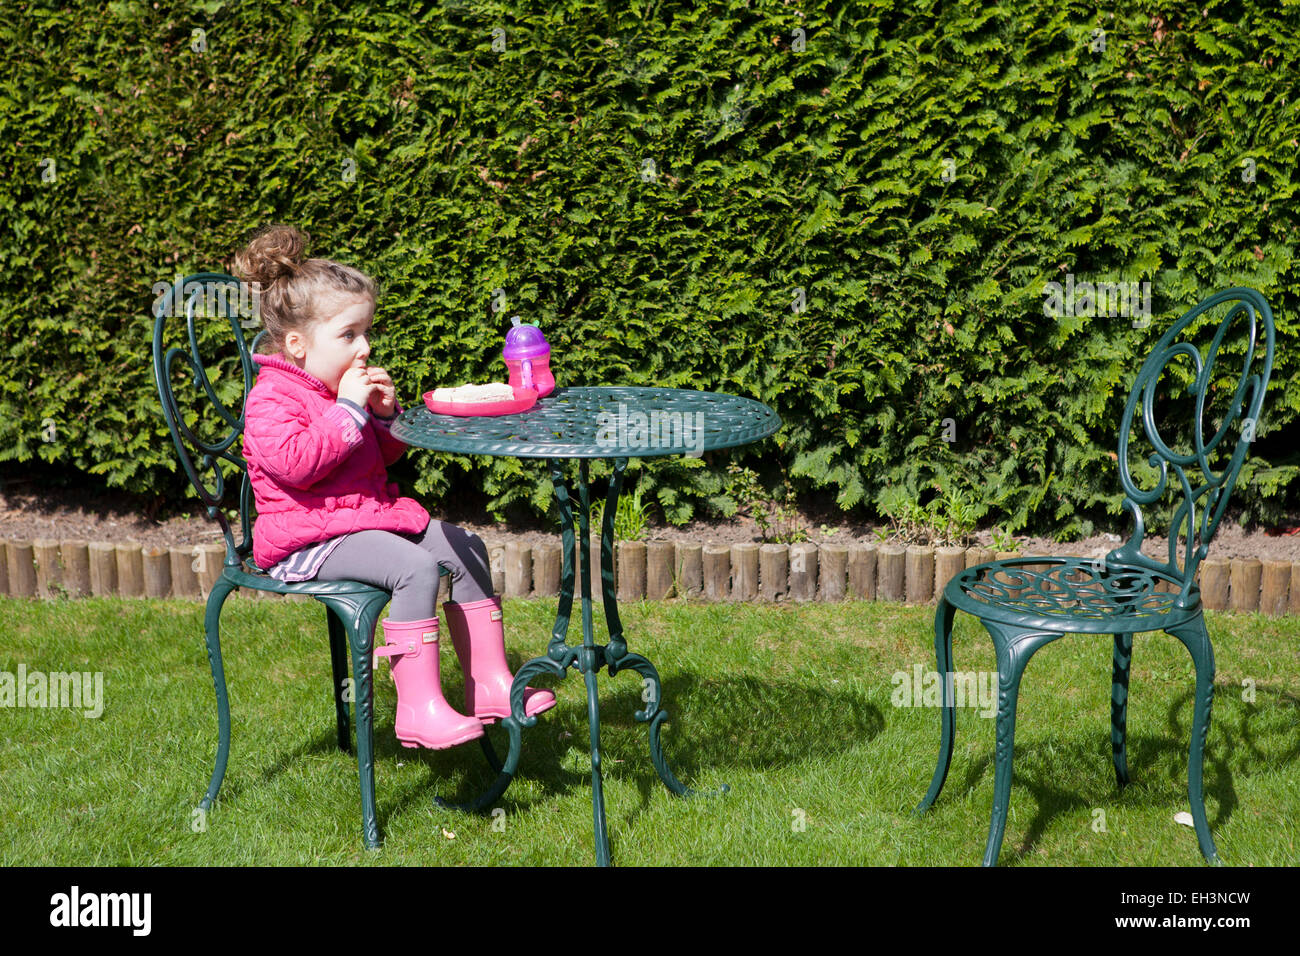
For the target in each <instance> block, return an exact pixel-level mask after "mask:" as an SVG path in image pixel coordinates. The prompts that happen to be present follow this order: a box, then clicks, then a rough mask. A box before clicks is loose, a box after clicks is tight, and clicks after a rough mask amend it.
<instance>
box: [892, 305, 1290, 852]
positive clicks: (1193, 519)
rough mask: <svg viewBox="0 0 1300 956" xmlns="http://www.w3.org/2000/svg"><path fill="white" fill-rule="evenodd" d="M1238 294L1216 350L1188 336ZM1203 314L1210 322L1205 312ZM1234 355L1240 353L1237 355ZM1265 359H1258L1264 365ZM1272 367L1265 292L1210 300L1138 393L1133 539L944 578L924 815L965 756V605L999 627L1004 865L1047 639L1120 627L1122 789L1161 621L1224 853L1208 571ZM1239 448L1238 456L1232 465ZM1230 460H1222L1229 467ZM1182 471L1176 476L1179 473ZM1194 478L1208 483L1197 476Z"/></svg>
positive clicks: (1128, 479)
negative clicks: (1160, 399) (955, 663)
mask: <svg viewBox="0 0 1300 956" xmlns="http://www.w3.org/2000/svg"><path fill="white" fill-rule="evenodd" d="M1224 303H1233V304H1232V305H1231V306H1230V307H1229V308H1228V309H1227V312H1226V315H1225V316H1224V317H1223V318H1222V319H1221V320H1220V321H1219V323H1218V325H1217V328H1216V330H1215V333H1214V338H1213V341H1212V342H1211V344H1210V347H1209V351H1208V354H1207V355H1205V356H1203V355H1202V353H1201V350H1200V349H1199V348H1198V347H1197V346H1195V345H1194V344H1192V343H1191V342H1188V341H1176V340H1178V338H1179V336H1180V335H1181V334H1182V333H1183V332H1184V331H1185V330H1189V328H1190V327H1191V326H1192V325H1193V323H1197V326H1196V328H1194V329H1190V333H1194V332H1196V331H1197V330H1198V329H1199V328H1201V327H1202V326H1204V325H1205V324H1206V323H1207V321H1209V320H1212V318H1213V317H1212V316H1209V315H1207V313H1209V312H1210V310H1212V309H1215V308H1216V307H1218V306H1220V305H1222V304H1224ZM1203 316H1204V317H1205V320H1202V317H1203ZM1198 320H1202V321H1199V322H1198ZM1237 321H1239V322H1240V323H1241V324H1242V325H1243V326H1245V328H1244V329H1243V333H1244V334H1243V336H1242V343H1243V344H1242V369H1241V375H1240V377H1239V378H1238V379H1237V381H1236V385H1235V390H1234V391H1232V392H1231V393H1230V394H1231V405H1230V406H1229V407H1228V409H1227V410H1226V413H1224V414H1223V416H1222V419H1221V421H1219V422H1217V423H1216V421H1215V419H1213V418H1212V419H1211V421H1210V424H1211V427H1213V428H1215V431H1214V435H1213V437H1212V438H1210V440H1209V441H1208V442H1207V441H1206V440H1205V437H1204V436H1205V432H1204V429H1203V424H1204V416H1205V413H1206V398H1207V393H1209V392H1211V391H1214V390H1220V391H1223V390H1222V388H1221V385H1222V381H1223V380H1222V379H1219V380H1218V381H1216V380H1215V377H1214V366H1215V361H1216V359H1217V357H1218V353H1219V348H1220V346H1222V345H1223V344H1224V340H1225V337H1226V336H1227V333H1228V332H1229V328H1230V326H1232V324H1233V323H1234V322H1237ZM1261 324H1262V325H1263V339H1264V345H1263V350H1262V355H1260V354H1259V351H1260V349H1259V341H1258V340H1259V337H1260V336H1259V329H1258V326H1259V325H1261ZM1190 333H1189V334H1190ZM1226 354H1229V353H1227V352H1225V355H1226ZM1233 358H1234V360H1235V358H1236V354H1235V353H1233ZM1182 361H1186V362H1188V363H1189V364H1190V366H1191V367H1190V369H1189V370H1185V371H1184V373H1183V374H1184V375H1185V376H1186V377H1188V378H1190V379H1191V383H1190V385H1189V386H1188V387H1187V388H1186V392H1185V393H1184V394H1185V395H1186V396H1188V398H1189V399H1190V402H1189V404H1194V408H1195V414H1194V417H1192V418H1191V420H1190V421H1186V422H1184V424H1185V425H1187V426H1190V432H1191V434H1190V436H1188V438H1189V440H1188V441H1187V442H1186V443H1179V442H1171V441H1168V440H1167V435H1164V434H1162V433H1161V431H1160V430H1159V428H1158V426H1157V421H1156V419H1157V415H1156V412H1157V408H1156V393H1157V386H1158V383H1159V382H1160V380H1161V377H1162V375H1164V374H1165V371H1166V367H1168V366H1170V365H1171V363H1174V362H1180V363H1181V362H1182ZM1257 362H1258V368H1257V369H1255V370H1254V371H1252V368H1253V367H1254V366H1255V365H1256V363H1257ZM1272 368H1273V315H1272V312H1270V311H1269V307H1268V304H1267V303H1266V302H1265V301H1264V299H1263V297H1262V296H1261V295H1260V294H1259V293H1258V292H1256V291H1255V290H1253V289H1244V288H1235V289H1228V290H1226V291H1223V292H1219V293H1217V294H1215V295H1213V296H1210V297H1209V298H1208V299H1206V300H1205V301H1203V302H1202V303H1201V304H1200V305H1198V306H1196V307H1195V308H1194V309H1192V310H1191V311H1190V312H1188V313H1186V314H1185V315H1184V316H1183V317H1182V318H1180V319H1179V320H1178V321H1177V322H1176V323H1175V324H1174V326H1173V327H1172V328H1171V329H1169V331H1167V332H1166V333H1165V334H1164V335H1163V336H1162V337H1161V339H1160V341H1159V342H1158V343H1157V344H1156V346H1155V348H1154V350H1153V351H1152V353H1151V354H1150V356H1148V358H1147V360H1146V363H1145V364H1144V365H1143V366H1142V369H1141V371H1140V372H1139V373H1138V376H1137V381H1136V382H1135V384H1134V387H1133V390H1132V392H1131V393H1130V394H1129V398H1128V405H1127V406H1126V407H1125V410H1124V419H1123V423H1122V425H1121V429H1120V436H1119V478H1120V484H1121V486H1122V487H1123V489H1124V493H1125V495H1126V497H1125V498H1124V507H1125V508H1127V509H1128V511H1129V512H1130V513H1131V514H1132V516H1133V520H1134V529H1133V532H1132V535H1131V536H1130V537H1129V540H1128V541H1127V542H1125V543H1124V544H1122V545H1121V546H1120V547H1118V548H1116V549H1115V550H1113V551H1111V552H1110V553H1109V554H1107V555H1106V556H1105V558H1104V559H1103V558H1097V559H1094V560H1091V561H1090V560H1088V559H1084V558H1065V557H1025V558H1016V559H1013V560H1008V561H994V562H990V563H988V564H980V565H976V566H975V567H971V568H967V569H966V570H964V571H962V572H960V573H958V574H957V575H956V576H955V577H954V578H953V579H952V580H951V581H950V582H949V583H948V585H947V586H946V587H945V588H944V590H943V595H942V597H941V598H940V599H939V602H938V605H939V606H938V609H937V611H936V613H935V622H934V649H935V655H936V657H937V658H938V667H939V673H940V675H941V676H942V681H943V688H944V698H943V709H942V712H941V723H940V744H939V761H938V765H937V766H936V767H935V771H934V777H933V779H932V781H931V783H930V790H929V792H928V793H927V794H926V795H925V799H924V800H922V801H921V802H920V804H919V805H918V806H917V808H916V812H917V813H918V814H919V813H924V812H925V810H926V809H928V808H929V807H930V805H931V804H932V803H934V801H935V799H936V798H937V797H938V796H939V792H940V791H941V790H942V789H943V784H944V780H945V778H946V777H947V774H948V764H949V762H950V760H951V759H952V748H953V734H954V720H953V706H954V688H953V683H954V682H953V674H952V622H953V616H954V614H955V612H956V611H958V610H961V611H965V612H967V613H969V614H973V615H975V616H976V617H978V618H979V619H980V622H981V623H982V624H983V625H984V627H985V628H986V629H987V630H988V632H989V634H990V635H991V636H992V638H993V644H994V647H995V648H996V651H997V661H998V714H997V743H996V753H995V760H996V764H995V772H994V787H993V814H992V821H991V823H990V826H989V835H988V844H987V846H986V847H985V850H984V865H985V866H993V865H995V864H996V863H997V859H998V852H999V850H1000V849H1001V846H1002V836H1003V832H1004V831H1005V829H1006V822H1007V808H1008V806H1009V803H1010V798H1011V763H1012V750H1013V744H1014V738H1015V725H1016V696H1017V692H1018V690H1019V687H1020V678H1021V675H1022V674H1023V673H1024V670H1025V665H1026V664H1028V662H1029V658H1030V657H1031V656H1032V655H1033V653H1034V652H1035V651H1036V650H1038V649H1039V648H1040V647H1042V646H1043V645H1044V644H1048V643H1050V642H1052V641H1054V640H1056V639H1057V638H1059V637H1064V636H1065V635H1066V634H1072V633H1082V634H1111V635H1114V655H1113V666H1112V677H1111V749H1112V757H1113V761H1114V765H1115V777H1116V780H1117V781H1118V784H1119V786H1121V787H1122V786H1124V785H1125V784H1126V783H1128V780H1129V775H1128V762H1127V756H1126V753H1125V734H1126V720H1127V710H1128V675H1129V664H1130V661H1131V659H1132V653H1133V635H1134V634H1135V633H1140V632H1144V631H1158V630H1163V631H1167V632H1168V633H1169V634H1172V635H1173V636H1174V637H1176V638H1177V639H1178V640H1179V641H1181V642H1182V643H1183V644H1184V645H1185V646H1186V648H1187V650H1188V651H1189V652H1190V654H1191V656H1192V661H1193V663H1194V664H1195V668H1196V691H1195V703H1194V710H1193V721H1192V739H1191V749H1190V753H1189V759H1188V768H1187V794H1188V797H1189V799H1190V801H1191V811H1192V820H1193V822H1194V824H1195V827H1196V838H1197V841H1198V843H1199V844H1200V849H1201V853H1202V854H1203V855H1204V856H1205V859H1206V860H1207V861H1208V862H1210V863H1212V864H1215V865H1218V864H1220V863H1221V862H1222V861H1221V860H1220V859H1219V855H1218V851H1217V849H1216V848H1215V845H1214V839H1213V837H1212V836H1211V835H1210V827H1209V824H1208V822H1207V820H1206V815H1205V800H1204V795H1203V792H1202V777H1201V774H1202V764H1203V759H1204V755H1205V740H1206V735H1207V733H1208V732H1209V729H1210V707H1211V703H1212V698H1213V693H1214V648H1213V647H1212V646H1211V644H1210V635H1209V633H1208V631H1207V630H1206V628H1205V619H1204V615H1203V613H1202V609H1201V596H1200V590H1199V588H1198V587H1197V585H1196V570H1197V567H1198V566H1199V565H1200V563H1201V561H1202V560H1203V559H1204V558H1205V555H1206V552H1207V550H1208V547H1209V543H1210V539H1211V538H1212V537H1213V536H1214V532H1215V530H1216V529H1217V527H1218V524H1219V520H1220V518H1222V516H1223V512H1224V509H1225V508H1226V507H1227V504H1228V498H1229V496H1230V495H1231V494H1232V489H1233V485H1234V484H1235V482H1236V480H1237V474H1238V472H1239V471H1240V470H1241V464H1242V461H1243V460H1244V459H1245V457H1246V453H1247V451H1248V450H1249V445H1250V442H1251V441H1253V440H1254V437H1255V432H1256V429H1257V427H1258V422H1259V413H1260V408H1261V406H1262V405H1263V402H1264V391H1265V389H1266V388H1267V387H1268V379H1269V375H1270V373H1271V372H1272ZM1139 399H1141V402H1142V411H1141V423H1142V434H1144V435H1145V439H1146V442H1148V443H1149V444H1150V446H1151V448H1152V449H1153V451H1152V453H1151V455H1150V457H1149V459H1148V462H1147V464H1148V465H1149V466H1150V469H1151V471H1149V472H1148V473H1147V474H1146V475H1145V476H1143V477H1147V478H1149V480H1150V481H1151V483H1152V485H1153V486H1152V487H1151V488H1150V489H1149V490H1145V491H1144V490H1141V489H1140V488H1139V487H1138V485H1137V483H1135V482H1134V479H1133V475H1132V473H1131V471H1130V467H1129V458H1128V452H1129V438H1130V430H1131V429H1132V428H1133V425H1134V421H1133V417H1134V412H1135V411H1136V410H1137V406H1138V401H1139ZM1184 400H1188V399H1184ZM1165 404H1168V403H1165ZM1243 411H1245V414H1244V415H1243ZM1239 419H1240V422H1239V421H1238V420H1239ZM1234 425H1236V426H1237V427H1236V434H1237V437H1236V441H1235V443H1229V444H1226V445H1224V449H1223V450H1222V451H1218V450H1217V449H1218V448H1219V445H1220V444H1221V443H1222V442H1223V441H1224V439H1225V438H1226V436H1227V435H1228V433H1229V431H1230V429H1231V428H1232V426H1234ZM1228 449H1231V455H1230V457H1228V456H1227V451H1228ZM1225 457H1227V460H1226V461H1221V459H1223V458H1225ZM1216 465H1218V466H1219V467H1218V468H1217V469H1216ZM1171 471H1172V472H1173V475H1174V478H1175V481H1172V482H1171V481H1170V472H1171ZM1189 471H1191V474H1189ZM1197 472H1199V477H1197ZM1194 478H1195V479H1196V480H1199V481H1202V482H1203V483H1202V484H1199V485H1194V484H1193V479H1194ZM1166 492H1168V493H1169V495H1170V496H1171V497H1172V498H1173V499H1174V501H1176V502H1177V507H1176V509H1175V510H1174V513H1173V519H1172V522H1171V524H1170V528H1169V560H1168V561H1158V560H1156V559H1154V558H1151V557H1148V556H1147V555H1144V554H1142V551H1141V546H1142V537H1143V534H1144V527H1145V526H1144V524H1143V517H1142V506H1144V505H1155V504H1157V503H1161V502H1162V499H1163V498H1164V497H1165V495H1166ZM1198 508H1199V509H1200V511H1199V513H1198V510H1197V509H1198ZM1180 537H1181V538H1183V539H1184V541H1185V544H1184V547H1183V551H1182V561H1181V563H1180V562H1179V554H1178V539H1179V538H1180Z"/></svg>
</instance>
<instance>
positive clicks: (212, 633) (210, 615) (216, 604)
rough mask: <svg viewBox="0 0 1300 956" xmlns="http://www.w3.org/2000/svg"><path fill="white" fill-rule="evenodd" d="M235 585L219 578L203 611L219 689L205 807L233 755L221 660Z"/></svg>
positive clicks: (202, 804) (211, 801)
mask: <svg viewBox="0 0 1300 956" xmlns="http://www.w3.org/2000/svg"><path fill="white" fill-rule="evenodd" d="M234 590H235V586H234V585H233V584H231V583H230V582H229V581H227V580H226V579H225V578H224V577H222V578H218V579H217V581H216V583H215V584H214V585H213V586H212V593H211V594H209V595H208V604H207V609H206V610H205V611H204V614H203V632H204V641H205V642H206V644H207V648H208V665H209V666H210V667H211V668H212V687H213V689H214V690H215V691H216V692H217V761H216V764H215V765H214V766H213V769H212V777H211V779H210V780H209V781H208V792H207V794H206V795H205V796H204V797H203V799H202V800H200V801H199V808H200V809H202V810H205V811H206V810H210V809H212V805H213V804H214V803H215V802H216V800H217V793H218V792H219V791H220V790H221V782H222V781H223V780H224V779H225V777H226V761H227V760H229V759H230V698H229V697H228V696H227V695H226V670H225V667H224V666H223V665H222V662H221V608H222V605H224V604H225V603H226V598H228V597H229V596H230V593H231V592H232V591H234Z"/></svg>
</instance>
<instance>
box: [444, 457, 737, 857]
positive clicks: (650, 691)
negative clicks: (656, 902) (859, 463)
mask: <svg viewBox="0 0 1300 956" xmlns="http://www.w3.org/2000/svg"><path fill="white" fill-rule="evenodd" d="M561 465H562V463H561V462H552V467H551V481H552V483H553V484H554V486H555V502H556V505H557V506H558V508H559V512H560V522H561V529H562V530H561V540H562V546H563V567H562V570H561V574H560V603H559V607H558V608H557V610H556V615H555V627H554V628H553V629H552V631H551V643H550V645H549V646H548V647H547V650H546V656H545V657H535V658H533V659H532V660H530V661H528V662H527V663H525V664H524V665H523V666H522V667H521V668H519V670H518V671H517V672H516V673H515V679H514V683H513V684H511V686H510V710H511V714H510V716H509V717H506V718H505V719H503V720H502V721H501V726H502V727H504V728H505V730H506V732H507V733H508V734H509V735H510V750H509V752H508V753H507V755H506V759H505V762H504V763H503V764H501V766H500V773H499V774H498V776H497V779H496V782H495V783H493V785H492V786H491V787H490V788H489V789H488V790H487V792H486V793H484V794H483V795H482V796H480V797H479V798H478V799H476V800H474V801H473V802H471V803H468V804H449V803H447V802H445V801H443V800H441V799H438V800H437V803H438V805H439V806H452V807H455V808H456V809H461V810H473V811H477V812H482V811H484V810H487V809H489V808H491V806H492V804H493V803H494V802H495V801H496V800H497V799H498V798H499V797H500V796H501V795H502V794H503V793H505V791H506V788H507V787H509V786H510V783H511V781H512V780H513V779H514V774H515V770H516V769H517V768H518V766H519V755H520V751H521V749H522V729H523V728H524V727H531V726H532V725H533V724H535V723H537V718H536V717H526V716H524V689H525V688H526V687H527V685H528V682H529V680H530V679H531V678H532V677H534V676H535V675H537V674H554V675H556V676H558V677H565V676H567V672H568V669H569V668H570V667H572V668H574V669H575V670H577V671H579V672H581V673H582V675H583V680H584V682H585V683H586V687H587V724H588V727H589V728H590V733H591V815H592V831H593V837H594V840H595V844H596V846H595V849H596V865H597V866H609V864H610V852H609V833H608V827H607V825H606V818H605V786H604V779H603V777H602V775H601V756H600V701H599V695H598V688H597V683H596V676H597V674H598V673H599V671H600V669H601V668H602V667H608V668H609V674H610V676H611V677H613V676H615V675H616V674H617V673H618V672H619V671H620V670H630V671H635V672H636V673H638V674H640V675H641V677H642V686H643V693H642V700H643V701H645V702H646V706H645V709H643V710H638V711H637V712H636V713H635V714H634V715H633V716H634V717H635V719H636V720H638V721H640V722H642V723H648V724H649V725H650V727H649V737H650V759H651V761H652V762H653V763H654V767H655V772H656V773H658V774H659V779H660V780H662V781H663V783H664V786H666V787H667V788H668V789H669V790H671V791H672V792H673V793H675V794H677V795H678V796H693V795H695V794H696V791H694V790H691V789H690V788H689V787H687V786H686V785H685V784H683V783H682V782H681V781H680V780H678V779H677V777H676V776H675V775H674V774H673V771H672V768H670V767H669V766H668V760H667V758H665V756H664V752H663V745H662V743H661V741H660V739H659V731H660V727H661V725H662V724H663V723H664V722H665V721H667V720H668V712H667V711H666V710H664V709H663V707H662V706H661V704H662V700H663V684H662V682H661V681H660V679H659V672H658V671H657V670H656V669H655V666H654V665H653V664H651V663H650V661H649V660H648V659H646V658H644V657H642V656H641V655H640V654H632V653H629V652H628V649H627V642H626V641H625V640H624V638H623V624H622V622H621V621H620V620H619V616H618V603H617V600H616V598H615V592H614V518H615V515H616V513H617V508H618V496H619V492H620V491H621V489H622V486H623V473H624V471H625V470H626V468H627V459H626V458H618V459H615V462H614V475H613V478H612V480H611V481H610V487H609V493H608V495H607V497H606V499H605V513H604V520H603V522H602V527H601V538H600V565H601V567H600V583H601V596H602V598H603V599H604V607H605V623H606V624H607V625H608V628H609V644H608V645H598V644H596V642H595V629H594V627H593V624H592V608H591V567H590V561H588V560H586V559H585V558H584V560H583V561H582V575H581V582H580V583H581V590H580V591H579V593H580V594H581V597H582V644H581V646H578V647H570V646H569V645H568V644H567V642H566V638H567V636H568V631H569V618H570V615H571V614H572V611H573V597H574V591H575V588H574V584H575V583H576V582H575V577H577V575H575V573H574V570H575V569H574V546H575V536H574V521H573V509H572V507H571V502H570V498H569V491H568V488H567V486H566V485H565V482H564V473H563V470H562V467H561ZM577 491H578V529H577V530H578V540H581V541H583V542H586V541H587V540H588V529H589V525H588V520H589V519H588V516H589V514H590V498H589V492H588V487H587V462H586V460H585V459H583V460H581V461H580V462H579V464H578V487H577ZM487 749H490V745H489V748H487ZM485 752H486V749H485ZM493 756H494V754H491V753H489V762H491V761H492V757H493ZM728 789H729V788H728V787H727V786H726V784H723V785H722V787H721V788H720V789H719V790H716V791H707V792H706V793H707V794H715V793H719V792H722V793H725V792H726V791H727V790H728Z"/></svg>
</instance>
